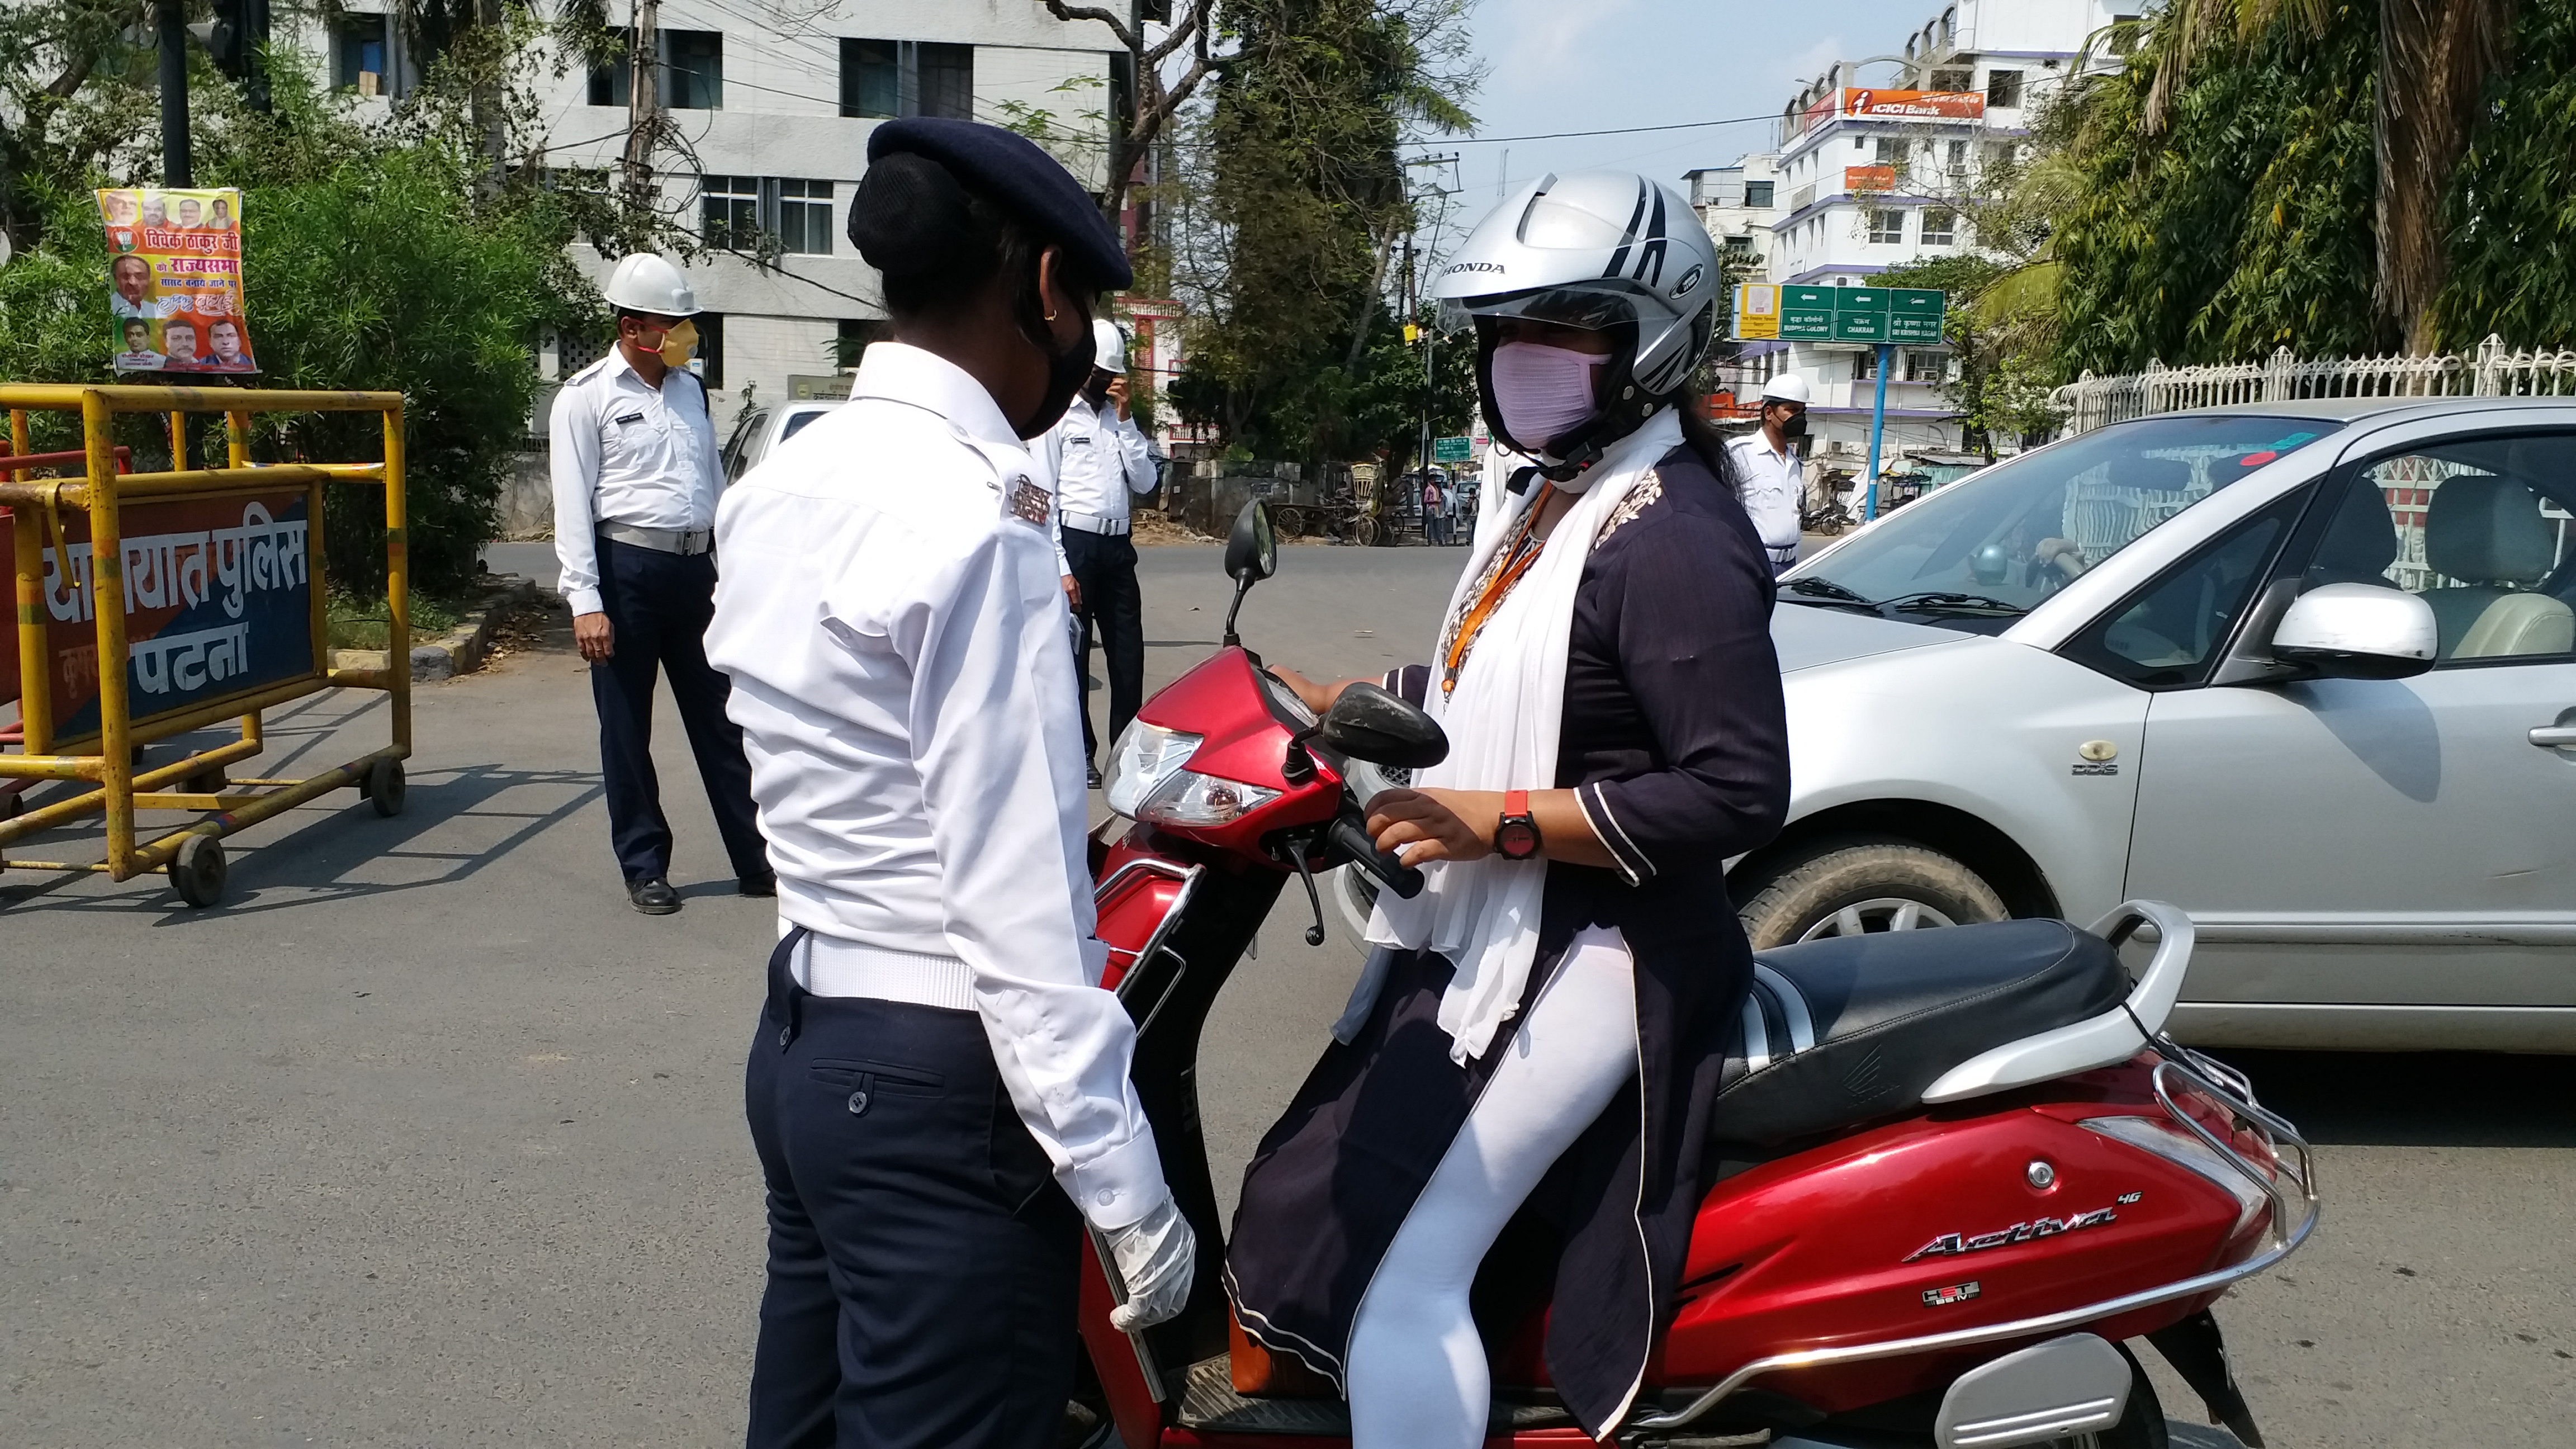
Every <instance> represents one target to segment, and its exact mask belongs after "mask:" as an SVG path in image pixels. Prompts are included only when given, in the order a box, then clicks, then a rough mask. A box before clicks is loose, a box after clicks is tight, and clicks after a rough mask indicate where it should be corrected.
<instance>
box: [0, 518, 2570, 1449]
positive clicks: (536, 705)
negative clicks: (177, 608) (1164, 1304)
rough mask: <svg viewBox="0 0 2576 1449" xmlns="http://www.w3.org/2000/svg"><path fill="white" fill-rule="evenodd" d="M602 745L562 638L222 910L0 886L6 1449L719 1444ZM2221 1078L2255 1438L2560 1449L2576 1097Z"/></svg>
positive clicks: (2377, 1074) (682, 812)
mask: <svg viewBox="0 0 2576 1449" xmlns="http://www.w3.org/2000/svg"><path fill="white" fill-rule="evenodd" d="M549 552H550V551H549V550H547V549H546V547H545V546H544V545H535V546H515V547H507V548H505V549H503V550H496V555H497V556H496V558H495V565H496V567H503V568H509V567H514V566H517V567H522V568H523V570H524V568H525V563H534V564H538V565H542V564H544V563H545V562H546V556H547V554H548V553H549ZM523 559H524V560H525V563H523ZM1456 566H1457V555H1456V554H1454V553H1450V554H1446V555H1440V554H1434V553H1432V552H1431V551H1429V550H1423V549H1411V550H1367V551H1362V550H1350V549H1334V548H1308V547H1300V548H1290V549H1287V550H1284V551H1283V554H1282V566H1281V572H1280V576H1279V578H1277V579H1276V580H1274V581H1272V582H1271V583H1269V584H1266V585H1264V586H1262V587H1261V588H1260V589H1258V590H1257V591H1255V593H1254V594H1253V595H1252V597H1251V599H1250V601H1249V603H1248V604H1247V605H1246V606H1245V609H1244V614H1243V619H1242V629H1243V633H1244V636H1245V639H1246V642H1248V643H1250V644H1251V645H1252V646H1253V647H1254V648H1256V649H1259V650H1261V651H1263V652H1264V653H1265V654H1267V655H1268V656H1270V657H1272V658H1275V659H1277V660H1279V661H1281V662H1284V663H1289V664H1293V665H1296V666H1298V667H1301V668H1308V669H1311V670H1313V671H1315V672H1318V673H1335V674H1340V673H1360V672H1368V671H1374V670H1376V669H1380V668H1383V667H1385V665H1387V664H1389V663H1392V662H1396V661H1400V660H1407V659H1413V658H1419V657H1420V656H1421V655H1422V654H1423V653H1424V652H1426V650H1427V646H1428V641H1429V635H1430V631H1431V626H1432V619H1433V617H1434V615H1435V613H1436V610H1437V607H1438V602H1439V600H1440V599H1441V598H1442V597H1444V596H1445V593H1446V590H1447V587H1448V583H1449V574H1450V573H1451V572H1452V571H1454V569H1455V568H1456ZM1143 572H1144V577H1145V594H1146V599H1147V628H1146V633H1147V637H1148V646H1149V647H1148V650H1147V661H1148V663H1147V668H1148V671H1149V683H1151V684H1160V683H1161V682H1163V681H1165V680H1168V679H1170V678H1171V677H1173V676H1175V675H1176V674H1178V673H1179V672H1180V671H1181V670H1182V669H1184V668H1186V667H1187V666H1188V665H1189V664H1190V663H1192V662H1194V661H1195V660H1197V659H1198V658H1200V657H1203V655H1204V654H1205V653H1206V651H1207V650H1208V649H1209V648H1210V647H1212V646H1213V644H1214V643H1215V641H1216V640H1217V638H1218V636H1219V631H1220V630H1221V629H1222V627H1223V620H1224V609H1225V602H1226V595H1227V586H1226V584H1225V581H1224V580H1223V579H1221V578H1220V577H1218V575H1217V570H1216V562H1215V557H1214V551H1213V550H1209V549H1178V548H1172V549H1151V550H1147V551H1146V552H1145V555H1144V566H1143ZM1095 698H1096V696H1095ZM383 730H384V720H383V716H382V706H381V704H380V703H370V702H367V701H366V700H363V699H359V698H355V697H353V698H351V699H349V700H343V699H339V698H332V697H325V698H322V699H318V700H315V701H310V702H308V703H306V704H305V705H304V706H302V707H300V708H292V709H288V710H282V711H278V712H276V713H275V714H274V715H272V717H271V726H270V734H271V738H272V739H273V740H274V741H275V742H276V749H275V750H273V751H272V753H271V755H270V756H269V757H267V759H266V760H264V761H263V762H262V765H261V767H260V770H259V773H261V774H266V775H288V774H294V773H303V772H307V771H310V770H312V769H315V768H319V767H321V766H324V765H328V764H332V763H337V762H338V761H339V760H341V759H345V758H347V757H348V756H349V755H351V754H353V753H355V752H356V751H357V749H358V748H360V747H362V746H363V745H365V744H367V743H371V742H374V741H378V740H381V739H382V737H383ZM592 730H593V724H592V721H591V715H590V706H589V699H588V691H587V687H586V683H585V681H584V678H583V675H582V666H581V665H580V664H579V663H578V661H576V660H574V659H573V658H572V657H571V656H570V654H569V653H568V652H567V651H566V650H565V649H564V648H562V647H561V644H560V641H559V642H558V645H557V647H556V648H554V649H552V650H550V651H545V652H538V653H534V654H527V655H520V656H516V657H513V658H510V659H507V660H504V661H503V662H502V663H500V664H499V665H498V666H497V667H496V668H494V669H493V670H491V671H489V672H487V673H485V674H482V675H475V676H469V677H467V678H465V679H462V680H458V681H455V682H452V683H448V684H441V685H431V686H424V687H423V688H422V689H421V690H420V691H419V693H418V696H417V735H418V740H419V753H418V754H417V756H416V757H415V758H414V760H413V762H412V768H411V799H410V808H409V810H408V811H407V812H406V813H405V814H404V815H402V816H401V817H399V818H397V819H393V820H381V819H378V818H376V817H375V816H374V815H373V814H372V813H371V812H369V811H368V810H366V809H365V808H364V807H363V806H360V805H358V804H356V803H355V797H354V796H349V795H344V796H340V797H337V798H336V799H335V800H333V801H330V802H328V803H327V805H325V806H316V807H311V808H307V809H304V810H301V811H297V812H294V813H293V815H292V816H291V817H290V818H288V819H285V820H280V821H275V822H271V823H269V824H266V825H263V826H259V827H256V828H254V829H252V830H251V831H249V832H247V833H246V834H245V835H244V836H242V837H239V838H238V840H237V841H236V842H234V843H235V844H237V845H238V846H239V847H240V848H239V849H238V850H237V851H236V852H235V854H234V864H233V876H232V894H231V896H230V898H229V899H228V900H227V902H226V903H225V904H224V905H223V906H222V907H221V908H219V909H216V910H213V911H206V912H192V911H189V910H187V909H186V908H184V907H182V906H181V905H180V904H179V903H178V901H177V899H176V898H175V897H174V896H173V895H172V894H171V893H170V892H169V891H168V890H167V889H166V888H162V887H160V886H158V885H157V884H155V883H153V882H149V881H136V882H132V883H129V884H126V885H122V886H119V885H113V884H111V883H108V882H106V881H105V880H103V879H100V878H95V877H82V878H71V879H66V878H59V877H30V876H25V875H18V874H10V875H0V1444H8V1445H20V1444H24V1445H29V1446H90V1445H98V1446H108V1445H115V1446H121V1449H122V1446H161V1445H168V1446H183V1445H184V1446H191V1449H200V1446H203V1449H212V1446H233V1445H244V1446H248V1445H271V1444H277V1445H284V1444H307V1443H315V1444H330V1445H440V1446H444V1445H466V1444H512V1445H517V1444H531V1445H533V1444H547V1445H612V1444H616V1445H625V1444H653V1445H701V1444H704V1445H714V1444H723V1443H727V1442H736V1441H738V1436H739V1433H740V1423H741V1416H740V1406H741V1402H742V1394H743V1385H744V1379H745V1374H746V1372H747V1367H748V1363H749V1351H750V1343H751V1336H752V1328H753V1316H752V1315H753V1308H754V1304H755V1300H756V1296H757V1294H758V1291H759V1285H760V1264H761V1241H760V1199H759V1190H758V1185H757V1180H756V1175H755V1172H754V1168H753V1163H752V1158H751V1153H750V1149H749V1145H748V1142H747V1140H746V1137H745V1134H744V1131H743V1128H742V1124H741V1117H740V1097H739V1085H738V1084H739V1080H740V1078H739V1072H740V1069H741V1068H740V1063H741V1053H742V1050H743V1047H744V1044H745V1043H746V1041H747V1040H748V1038H749V1034H750V1030H751V1025H752V1022H753V1019H754V1015H755V1013H756V1012H757V1009H758V1001H759V994H760V975H759V968H760V963H761V959H762V956H763V954H764V952H765V947H766V942H767V941H768V940H769V939H770V934H771V930H772V922H771V917H770V913H769V912H768V911H767V910H766V909H765V908H764V907H763V906H762V905H761V904H759V903H755V902H751V901H745V900H741V899H739V898H737V897H735V896H733V895H732V894H731V882H730V880H728V879H726V878H725V876H724V872H725V866H724V864H723V858H722V854H721V852H720V850H719V849H718V848H717V847H716V845H715V842H714V835H713V828H712V825H711V824H710V823H709V821H708V818H707V815H706V811H705V806H704V803H703V799H702V797H701V796H700V795H699V792H698V790H697V788H696V786H695V784H694V776H693V773H692V771H691V769H690V767H689V763H688V757H687V754H686V750H685V747H684V746H682V744H681V743H680V738H679V731H678V727H677V721H676V719H675V718H671V717H668V715H667V711H666V717H665V719H664V721H663V726H662V729H661V730H660V732H659V735H658V739H659V742H660V745H661V759H662V762H663V771H664V780H665V783H666V787H667V788H666V792H665V793H666V798H667V803H668V805H669V806H670V808H671V810H672V814H673V817H674V820H675V823H676V826H677V829H678V832H679V838H680V848H679V854H678V860H677V862H676V867H675V883H677V884H678V885H679V886H680V887H681V890H682V893H683V895H684V896H685V897H686V899H687V902H688V907H687V909H686V910H685V911H683V912H682V913H681V914H680V915H678V916H675V917H671V918H668V919H663V920H652V919H647V918H645V917H642V916H639V915H637V914H635V913H634V912H633V911H631V910H630V909H628V907H627V905H626V903H625V900H624V898H623V895H622V893H621V892H620V891H619V889H618V887H617V884H616V879H615V869H614V867H613V865H612V863H611V861H610V858H609V854H608V849H607V842H606V839H605V835H606V831H605V825H604V815H603V812H602V808H601V805H600V801H599V786H598V778H597V757H596V753H595V746H594V744H593V735H592ZM80 848H82V845H81V844H80V843H79V841H78V840H77V839H76V841H75V843H74V844H73V845H71V846H67V847H66V849H80ZM88 848H90V849H92V850H93V851H94V850H95V844H94V842H91V843H90V844H89V846H88ZM1304 913H1305V906H1304V901H1303V899H1302V896H1300V895H1299V894H1297V893H1295V892H1291V893H1290V894H1289V895H1288V896H1286V897H1283V903H1282V906H1281V908H1280V912H1279V915H1278V916H1277V917H1276V918H1275V919H1274V921H1273V923H1272V925H1271V926H1270V928H1269V929H1267V930H1266V931H1265V932H1264V933H1263V937H1262V942H1261V951H1260V955H1259V958H1258V959H1257V960H1255V961H1253V962H1250V963H1247V964H1246V966H1245V967H1244V969H1243V970H1242V971H1241V972H1240V973H1239V975H1238V976H1237V978H1236V985H1235V986H1234V988H1233V989H1232V990H1231V991H1230V993H1229V995H1228V996H1227V998H1226V999H1225V1000H1224V1001H1223V1002H1222V1003H1221V1004H1220V1005H1219V1007H1218V1010H1217V1014H1216V1016H1215V1018H1214V1020H1213V1021H1212V1022H1211V1024H1210V1029H1209V1034H1208V1039H1207V1051H1206V1057H1205V1061H1206V1063H1207V1066H1206V1069H1205V1070H1204V1072H1203V1081H1204V1084H1205V1086H1204V1090H1205V1094H1206V1102H1205V1114H1206V1118H1207V1122H1208V1128H1209V1136H1210V1139H1211V1145H1212V1149H1213V1151H1214V1154H1215V1157H1216V1161H1217V1175H1218V1179H1219V1182H1220V1184H1221V1185H1225V1186H1224V1195H1225V1196H1226V1197H1227V1199H1228V1200H1229V1201H1230V1200H1231V1198H1232V1190H1231V1186H1230V1181H1231V1179H1232V1177H1233V1176H1234V1174H1235V1173H1236V1172H1237V1171H1238V1170H1239V1166H1240V1164H1241V1162H1242V1161H1243V1160H1244V1158H1245V1157H1246V1156H1248V1154H1249V1152H1250V1149H1251V1146H1252V1143H1253V1141H1254V1139H1255V1138H1256V1137H1257V1136H1258V1134H1259V1132H1260V1131H1261V1129H1262V1128H1263V1127H1264V1126H1266V1125H1267V1123H1268V1121H1269V1119H1270V1116H1271V1115H1272V1114H1273V1113H1275V1112H1276V1110H1277V1109H1278V1106H1279V1105H1280V1103H1281V1102H1283V1101H1284V1100H1285V1098H1286V1097H1287V1095H1288V1093H1289V1092H1290V1090H1291V1089H1292V1088H1293V1087H1294V1085H1295V1083H1296V1081H1297V1079H1298V1078H1299V1076H1301V1075H1302V1073H1303V1072H1304V1070H1305V1067H1306V1065H1307V1063H1308V1062H1309V1061H1310V1060H1311V1058H1312V1056H1313V1054H1314V1052H1315V1051H1316V1050H1317V1049H1318V1047H1319V1046H1320V1044H1321V1042H1322V1040H1323V1033H1324V1029H1325V1026H1326V1024H1327V1023H1329V1022H1330V1020H1331V1019H1332V1017H1333V1016H1334V1015H1335V1014H1336V1013H1337V1011H1338V1010H1339V1008H1340V1005H1341V1001H1342V998H1343V995H1344V994H1345V992H1346V991H1347V989H1348V986H1349V982H1350V978H1351V975H1352V973H1353V971H1354V969H1355V967H1356V964H1357V959H1358V958H1357V955H1356V952H1355V951H1354V950H1353V949H1352V947H1351V946H1350V944H1349V943H1348V941H1347V938H1346V935H1345V933H1344V932H1343V931H1342V929H1341V924H1340V922H1339V921H1338V919H1332V920H1329V921H1328V925H1329V927H1330V929H1331V930H1332V932H1333V935H1332V937H1331V939H1329V940H1328V941H1327V943H1326V944H1325V945H1324V946H1323V947H1322V948H1319V949H1310V948H1308V947H1306V946H1305V945H1304V944H1303V943H1302V941H1301V940H1300V938H1299V932H1300V930H1301V928H1302V927H1303V925H1304V924H1305V921H1304ZM2239 1059H2240V1063H2241V1064H2242V1065H2245V1066H2246V1067H2248V1068H2249V1069H2250V1070H2251V1071H2252V1072H2253V1075H2254V1078H2255V1081H2256V1083H2257V1085H2258V1087H2260V1088H2261V1089H2262V1091H2263V1092H2264V1095H2265V1096H2266V1099H2267V1100H2268V1101H2269V1102H2271V1103H2272V1104H2273V1105H2274V1106H2276V1107H2278V1108H2280V1109H2281V1110H2284V1111H2285V1112H2287V1113H2288V1115H2290V1116H2291V1117H2292V1118H2293V1119H2294V1120H2296V1121H2299V1122H2301V1123H2302V1124H2303V1125H2305V1126H2306V1127H2308V1128H2309V1129H2310V1130H2311V1131H2312V1132H2314V1133H2315V1134H2316V1136H2317V1138H2318V1140H2319V1141H2320V1142H2321V1143H2323V1144H2324V1146H2323V1150H2322V1176H2323V1180H2324V1185H2325V1191H2326V1194H2327V1207H2326V1216H2325V1220H2324V1226H2323V1227H2322V1228H2321V1229H2320V1231H2319V1234H2318V1236H2317V1238H2316V1240H2315V1241H2314V1243H2313V1244H2312V1245H2311V1246H2310V1247H2308V1248H2307V1249H2306V1250H2305V1251H2304V1252H2303V1253H2302V1254H2301V1255H2300V1256H2299V1257H2298V1258H2296V1259H2294V1260H2292V1262H2291V1263H2290V1264H2289V1265H2288V1269H2287V1271H2286V1272H2283V1273H2280V1274H2276V1275H2274V1276H2272V1277H2270V1278H2266V1279H2261V1280H2257V1281H2256V1282H2254V1283H2253V1284H2251V1285H2249V1286H2247V1287H2246V1288H2245V1289H2243V1290H2241V1291H2240V1292H2239V1293H2238V1294H2237V1295H2236V1296H2235V1297H2234V1298H2233V1299H2232V1300H2231V1301H2230V1302H2229V1303H2227V1304H2225V1305H2223V1306H2222V1308H2221V1310H2220V1316H2221V1318H2222V1320H2223V1321H2224V1322H2225V1323H2226V1324H2227V1325H2228V1328H2229V1331H2230V1333H2231V1335H2232V1337H2233V1341H2234V1343H2235V1345H2236V1347H2237V1351H2238V1364H2239V1372H2240V1376H2241V1378H2242V1380H2243V1382H2244V1384H2245V1387H2246V1390H2247V1392H2248V1394H2249V1396H2250V1397H2251V1399H2252V1401H2253V1403H2254V1406H2255V1409H2256V1411H2257V1413H2258V1415H2259V1416H2260V1417H2261V1419H2262V1421H2263V1423H2264V1424H2265V1427H2266V1429H2267V1430H2268V1432H2269V1436H2270V1442H2271V1443H2272V1444H2274V1445H2276V1446H2290V1449H2302V1446H2305V1449H2327V1446H2334V1449H2343V1446H2352V1445H2364V1444H2368V1445H2406V1446H2450V1445H2462V1446H2467V1445H2478V1446H2506V1445H2535V1446H2537V1445H2550V1446H2556V1445H2564V1444H2567V1443H2570V1442H2576V1358H2571V1355H2576V1292H2571V1288H2570V1285H2571V1284H2576V1231H2571V1229H2576V1113H2571V1109H2570V1107H2569V1105H2568V1104H2569V1103H2570V1102H2571V1100H2576V1090H2571V1089H2576V1062H2571V1061H2566V1060H2559V1059H2514V1058H2491V1059H2480V1058H2468V1057H2383V1058H2367V1057H2347V1056H2331V1055H2309V1056H2287V1055H2259V1054H2252V1053H2247V1054H2241V1056H2240V1058H2239ZM2168 1387H2169V1389H2170V1381H2168ZM2168 1406H2169V1407H2172V1408H2174V1409H2176V1410H2177V1412H2181V1411H2183V1410H2184V1409H2185V1408H2186V1407H2187V1406H2185V1405H2184V1404H2183V1402H2182V1400H2181V1397H2180V1395H2179V1394H2178V1393H2173V1392H2169V1394H2168ZM2198 1442H2208V1441H2198Z"/></svg>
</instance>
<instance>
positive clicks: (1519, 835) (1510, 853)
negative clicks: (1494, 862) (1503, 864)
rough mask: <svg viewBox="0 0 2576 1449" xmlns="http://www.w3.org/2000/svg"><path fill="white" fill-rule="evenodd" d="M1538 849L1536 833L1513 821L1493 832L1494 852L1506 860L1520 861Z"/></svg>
mask: <svg viewBox="0 0 2576 1449" xmlns="http://www.w3.org/2000/svg"><path fill="white" fill-rule="evenodd" d="M1537 849H1538V832H1537V831H1535V830H1532V829H1531V828H1530V827H1528V826H1527V825H1524V824H1522V823H1521V822H1519V821H1517V820H1515V821H1510V822H1508V823H1506V824H1505V825H1503V827H1502V828H1501V829H1499V830H1496V831H1495V832H1494V850H1495V852H1496V853H1497V854H1499V855H1501V856H1503V857H1504V858H1505V859H1507V860H1520V859H1522V858H1524V857H1526V856H1528V855H1530V854H1531V853H1532V852H1534V851H1536V850H1537Z"/></svg>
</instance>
